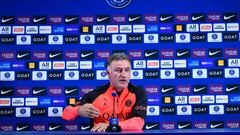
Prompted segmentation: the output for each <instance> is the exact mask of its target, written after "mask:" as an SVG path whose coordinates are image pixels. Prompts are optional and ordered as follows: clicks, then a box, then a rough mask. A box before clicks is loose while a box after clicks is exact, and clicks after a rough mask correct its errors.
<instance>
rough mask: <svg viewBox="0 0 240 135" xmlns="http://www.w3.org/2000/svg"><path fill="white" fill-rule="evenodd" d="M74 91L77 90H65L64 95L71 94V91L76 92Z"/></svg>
mask: <svg viewBox="0 0 240 135" xmlns="http://www.w3.org/2000/svg"><path fill="white" fill-rule="evenodd" d="M76 90H77V89H72V90H68V89H66V90H65V93H66V94H69V93H72V92H73V91H76Z"/></svg>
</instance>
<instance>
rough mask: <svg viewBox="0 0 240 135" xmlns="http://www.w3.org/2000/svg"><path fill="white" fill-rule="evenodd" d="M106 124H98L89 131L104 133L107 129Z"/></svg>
mask: <svg viewBox="0 0 240 135" xmlns="http://www.w3.org/2000/svg"><path fill="white" fill-rule="evenodd" d="M108 125H109V124H108V123H99V124H97V125H96V126H94V127H93V128H92V129H91V131H92V132H105V131H106V129H107V127H108Z"/></svg>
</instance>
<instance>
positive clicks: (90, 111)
mask: <svg viewBox="0 0 240 135" xmlns="http://www.w3.org/2000/svg"><path fill="white" fill-rule="evenodd" d="M86 111H87V112H88V113H91V114H93V115H94V116H98V115H99V112H97V111H95V110H92V109H90V108H89V109H88V110H86Z"/></svg>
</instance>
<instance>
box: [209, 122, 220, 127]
mask: <svg viewBox="0 0 240 135" xmlns="http://www.w3.org/2000/svg"><path fill="white" fill-rule="evenodd" d="M222 124H223V123H219V124H216V125H213V124H211V125H210V127H211V128H216V127H218V126H220V125H222Z"/></svg>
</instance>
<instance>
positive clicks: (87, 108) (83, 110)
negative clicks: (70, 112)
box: [78, 103, 99, 119]
mask: <svg viewBox="0 0 240 135" xmlns="http://www.w3.org/2000/svg"><path fill="white" fill-rule="evenodd" d="M78 114H79V115H80V116H82V117H90V118H93V119H94V118H96V117H98V115H99V110H98V109H97V108H96V107H94V106H93V105H92V104H88V103H87V104H84V105H82V106H81V107H80V108H79V110H78Z"/></svg>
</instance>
